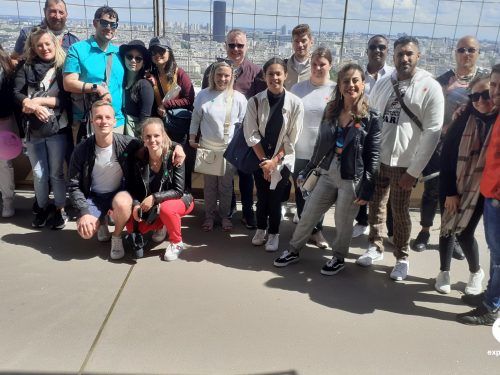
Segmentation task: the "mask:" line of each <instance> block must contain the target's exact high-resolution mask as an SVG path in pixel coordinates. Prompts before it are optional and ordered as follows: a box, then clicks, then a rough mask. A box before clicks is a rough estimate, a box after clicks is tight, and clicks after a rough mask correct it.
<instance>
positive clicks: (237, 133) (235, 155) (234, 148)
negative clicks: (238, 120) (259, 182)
mask: <svg viewBox="0 0 500 375" xmlns="http://www.w3.org/2000/svg"><path fill="white" fill-rule="evenodd" d="M224 157H225V158H226V160H227V161H228V162H230V163H231V164H232V165H234V166H235V167H236V169H237V170H239V171H242V172H243V173H253V172H255V171H256V170H257V169H259V164H260V161H259V159H258V158H257V155H256V154H255V152H254V150H253V148H251V147H248V145H247V141H246V140H245V135H244V134H243V125H241V126H238V127H236V128H235V129H234V134H233V139H231V142H229V145H228V146H227V149H226V151H225V152H224Z"/></svg>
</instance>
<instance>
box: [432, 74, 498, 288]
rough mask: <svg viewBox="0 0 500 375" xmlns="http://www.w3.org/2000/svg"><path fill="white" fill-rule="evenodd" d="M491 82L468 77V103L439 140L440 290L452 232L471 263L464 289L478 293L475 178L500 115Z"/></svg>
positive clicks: (479, 206)
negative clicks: (440, 144)
mask: <svg viewBox="0 0 500 375" xmlns="http://www.w3.org/2000/svg"><path fill="white" fill-rule="evenodd" d="M489 85H490V84H489V78H488V77H485V76H482V77H481V76H480V77H476V78H474V79H473V80H472V81H471V83H470V85H469V89H470V94H469V98H470V100H469V103H468V104H467V107H466V108H465V110H464V112H463V113H462V114H461V115H460V116H459V117H458V118H457V119H456V120H455V121H454V122H453V123H452V125H451V126H450V128H449V130H448V132H447V133H446V138H445V140H444V144H443V150H442V154H441V170H440V200H441V201H440V203H441V213H442V214H441V234H440V238H439V257H440V263H441V268H440V272H439V274H438V276H437V278H436V282H435V284H434V287H435V288H436V290H437V291H438V292H440V293H450V291H451V281H450V264H451V258H452V254H453V235H456V238H457V240H458V242H459V243H460V246H461V247H462V250H463V252H464V254H465V258H466V259H467V263H468V264H469V271H470V277H469V281H468V283H467V285H466V287H465V294H468V295H476V294H479V293H481V290H482V284H481V283H482V281H483V278H484V272H483V270H482V269H481V267H480V266H479V250H478V245H477V242H476V240H475V238H474V232H475V230H476V227H477V224H478V223H479V220H480V219H481V216H482V214H483V204H484V201H483V197H482V196H481V194H480V192H479V182H480V179H481V175H482V171H483V169H484V161H485V152H486V146H487V144H488V141H489V138H490V133H491V128H492V125H493V123H494V122H495V118H496V116H497V114H498V108H496V107H494V104H493V102H492V101H491V100H490V96H489V91H488V90H489Z"/></svg>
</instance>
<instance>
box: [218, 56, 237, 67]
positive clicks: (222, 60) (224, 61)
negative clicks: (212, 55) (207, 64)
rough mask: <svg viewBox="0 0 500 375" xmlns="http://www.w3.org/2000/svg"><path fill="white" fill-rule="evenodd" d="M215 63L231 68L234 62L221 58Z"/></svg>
mask: <svg viewBox="0 0 500 375" xmlns="http://www.w3.org/2000/svg"><path fill="white" fill-rule="evenodd" d="M217 62H218V63H221V62H223V63H226V64H227V65H229V66H231V67H232V66H233V65H234V62H233V61H232V60H229V59H224V58H221V57H218V58H217Z"/></svg>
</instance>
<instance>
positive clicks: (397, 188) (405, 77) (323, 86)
mask: <svg viewBox="0 0 500 375" xmlns="http://www.w3.org/2000/svg"><path fill="white" fill-rule="evenodd" d="M44 11H45V19H44V22H43V23H42V25H40V26H39V27H36V28H33V29H30V30H25V29H23V30H22V31H21V34H20V37H19V40H18V42H17V43H16V49H15V52H14V54H13V55H12V56H11V57H9V56H8V55H7V54H6V53H5V52H4V51H1V50H0V69H1V73H2V74H1V77H2V81H1V92H0V97H1V98H2V103H11V104H8V105H6V106H4V105H2V107H1V109H0V119H1V120H2V122H1V124H2V127H3V126H6V127H8V128H9V129H11V130H14V129H15V127H16V125H15V124H16V120H15V118H14V113H13V109H12V108H13V107H15V106H17V107H18V108H19V113H20V115H19V116H18V117H20V118H21V119H22V121H21V123H22V124H23V126H22V127H21V128H20V131H21V133H23V132H24V136H25V139H26V147H27V153H28V156H29V159H30V163H31V165H32V167H33V176H34V187H35V195H36V204H35V205H34V211H35V212H36V214H35V217H34V219H33V223H32V224H33V227H37V228H40V227H43V226H45V225H46V223H47V222H48V220H49V215H51V223H52V228H54V229H61V228H63V227H64V226H65V224H66V222H67V220H68V218H67V215H66V213H65V211H64V207H65V204H66V192H67V191H69V196H70V200H71V203H72V205H73V206H74V207H75V208H76V209H77V210H78V212H79V216H78V221H77V229H78V233H79V234H80V236H81V237H82V238H84V239H89V238H92V237H93V236H94V235H97V239H98V240H99V241H111V252H110V257H111V258H112V259H120V258H122V257H123V256H124V255H125V250H124V246H123V240H122V231H123V230H124V229H126V230H127V232H128V233H129V236H128V237H129V238H130V239H131V240H132V243H133V246H134V248H135V249H136V251H137V255H138V256H140V255H139V254H140V252H141V250H142V247H143V243H144V242H143V241H144V239H143V236H142V235H143V234H145V233H147V232H150V231H152V232H153V233H152V240H153V241H155V242H162V241H164V240H165V238H166V237H167V234H168V237H169V242H168V245H167V247H166V250H165V255H164V259H165V260H168V261H172V260H175V259H177V257H178V255H179V254H180V252H181V251H182V250H183V249H184V244H183V240H182V234H181V218H182V216H184V215H186V214H188V213H189V212H191V211H192V210H193V206H194V201H193V197H192V195H191V194H190V190H191V174H192V172H193V169H194V168H195V165H198V162H202V160H201V158H202V157H203V158H205V157H206V155H211V156H213V157H214V160H216V161H217V166H218V168H216V169H217V171H216V172H213V171H208V170H199V172H200V173H203V175H204V176H203V177H204V180H203V182H204V186H203V188H204V207H205V218H204V220H203V223H202V229H203V230H204V231H206V232H210V231H212V230H213V229H214V226H216V225H217V224H218V222H219V221H220V225H221V227H222V229H223V230H224V231H231V230H232V229H233V221H232V218H233V216H234V212H235V210H236V208H235V207H236V198H235V193H234V176H235V174H238V176H239V191H240V194H241V203H242V216H241V222H242V223H243V225H245V227H246V228H248V229H255V233H254V235H253V238H252V244H253V245H255V246H264V248H265V250H266V251H269V252H274V251H277V250H278V249H279V248H280V244H279V240H280V238H279V232H280V230H279V229H280V222H281V220H282V202H286V201H288V199H289V194H290V190H291V189H290V187H291V185H292V184H293V186H294V188H295V189H294V190H295V201H296V205H297V216H298V219H299V220H298V224H297V227H296V229H295V231H294V233H293V236H292V238H291V239H290V242H289V245H288V246H287V248H286V249H285V250H283V251H282V253H281V255H280V256H279V257H278V258H277V259H276V260H275V261H274V265H275V266H277V267H285V266H288V265H290V264H292V263H296V262H298V261H299V259H300V256H299V253H300V251H301V250H302V248H303V247H304V245H305V244H306V243H307V242H312V243H314V244H315V245H316V246H318V247H321V248H326V247H328V242H327V241H326V239H325V238H324V236H323V233H322V223H323V217H324V215H325V213H326V211H327V210H328V209H329V208H330V207H332V206H333V205H334V206H335V227H336V231H335V238H334V239H333V241H331V246H332V249H333V255H332V257H331V259H329V260H328V261H327V262H326V264H324V265H323V267H322V268H321V273H322V274H324V275H335V274H337V273H338V272H340V271H341V270H342V269H343V268H344V267H345V266H346V262H345V258H346V256H347V254H348V252H349V247H350V241H351V238H352V237H357V236H359V235H361V234H367V235H368V241H369V246H368V249H367V251H366V252H365V253H364V254H363V255H361V256H360V257H359V258H358V259H357V260H356V263H357V264H358V265H360V266H363V267H369V266H371V265H373V264H374V263H376V262H378V261H380V260H382V259H383V258H384V236H383V233H384V231H385V229H384V227H385V226H387V231H388V234H389V238H388V239H389V240H390V241H391V242H392V244H393V247H394V255H395V258H396V263H395V265H394V268H393V269H392V271H391V272H390V277H391V278H392V279H394V280H396V281H400V280H404V279H406V277H407V275H408V273H409V265H410V263H409V249H410V247H411V248H413V249H414V250H416V251H422V250H425V248H426V247H427V245H428V241H429V238H430V235H429V229H430V227H431V226H432V224H433V219H434V215H435V211H436V208H437V206H438V204H439V207H440V209H441V231H440V240H439V253H440V271H439V273H438V275H437V278H436V281H435V285H434V286H435V289H436V290H437V291H438V292H440V293H449V292H450V290H451V281H450V265H451V259H452V257H455V258H457V259H461V258H464V257H465V258H466V260H467V262H468V264H469V270H470V278H469V281H468V283H467V285H466V288H465V295H464V296H463V300H464V302H465V303H467V304H470V305H472V306H475V307H477V308H476V309H475V310H473V311H471V312H469V313H466V314H461V315H459V316H458V320H459V321H460V322H462V323H466V324H487V325H491V324H493V322H494V320H495V319H496V318H497V317H498V309H499V307H500V271H499V267H500V239H499V237H498V230H496V229H497V228H498V223H499V222H500V180H499V178H498V167H499V166H500V160H499V156H498V155H499V154H500V151H499V147H500V120H499V118H500V117H499V116H498V108H499V106H500V65H498V64H497V65H495V66H493V67H492V69H491V71H489V70H487V69H482V68H479V67H477V66H476V61H477V58H478V55H479V53H480V46H479V42H478V41H477V40H476V39H475V38H474V37H470V36H467V37H463V38H461V39H460V40H459V41H458V43H457V46H456V50H455V56H456V67H455V68H453V69H451V70H450V71H449V72H447V73H445V74H444V75H442V76H440V77H438V78H437V79H434V78H433V77H432V75H431V74H430V73H428V72H426V71H425V70H423V69H420V68H418V67H417V65H418V62H419V59H420V57H421V53H420V47H419V42H418V40H417V39H416V38H414V37H409V36H404V37H401V38H399V39H397V40H396V41H395V43H394V52H393V55H394V68H393V67H391V66H389V65H388V64H387V62H386V60H387V56H388V52H389V42H388V40H387V38H386V37H385V36H383V35H375V36H373V37H372V38H370V40H369V41H368V45H367V49H366V52H367V56H368V64H367V66H366V68H364V67H361V66H359V65H358V64H355V63H348V64H346V65H344V66H342V67H341V68H340V70H339V72H338V77H337V83H335V82H333V81H332V80H331V78H330V71H331V68H332V54H331V52H330V50H328V49H327V48H325V47H318V48H316V49H314V48H313V47H314V39H313V36H312V32H311V29H310V28H309V26H308V25H305V24H301V25H298V26H296V27H295V28H294V29H293V31H292V45H293V50H294V53H293V55H292V56H291V57H290V58H288V59H281V58H277V57H275V58H272V59H270V60H269V61H267V62H266V63H265V64H264V65H263V67H262V68H260V67H258V66H257V65H255V64H253V63H251V62H250V61H249V60H248V59H247V58H246V52H247V49H248V42H247V39H246V35H245V33H244V32H243V31H242V30H239V29H233V30H231V31H229V33H228V34H227V37H226V43H225V46H226V52H227V56H226V57H225V58H220V59H218V60H217V61H216V62H214V63H213V64H211V65H210V66H209V67H208V68H207V70H206V72H205V75H204V79H203V85H202V90H201V92H199V93H198V94H197V95H196V98H195V92H194V88H193V85H192V83H191V80H190V78H189V76H188V75H187V74H186V72H185V71H184V70H183V69H182V68H181V67H179V66H177V64H176V61H175V57H174V52H173V49H172V44H171V42H170V41H169V40H168V39H167V38H161V37H155V38H153V39H151V41H150V42H149V46H148V47H146V45H145V44H144V43H143V42H142V41H139V40H133V41H131V42H129V43H127V44H124V45H122V46H120V47H117V46H115V45H113V44H112V42H111V41H112V39H113V37H114V35H115V33H116V30H117V28H118V14H117V13H116V11H115V10H114V9H112V8H110V7H108V6H103V7H101V8H99V9H97V11H96V13H95V16H94V21H93V25H94V28H95V33H94V35H93V36H92V37H90V38H89V39H87V40H84V41H78V39H77V38H76V37H75V36H74V35H73V34H71V33H69V32H68V31H67V30H66V28H65V19H66V16H67V12H66V4H65V2H64V1H63V0H47V1H46V3H45V8H44ZM23 46H24V47H23ZM16 64H17V67H15V65H16ZM12 93H13V95H12ZM4 100H5V102H4ZM239 136H242V137H244V141H245V143H246V146H245V148H249V150H251V152H252V154H253V158H254V159H255V163H254V168H253V170H252V172H250V173H249V172H248V170H243V168H242V169H241V170H239V169H238V167H236V166H234V165H232V164H231V163H229V162H228V161H227V160H225V159H224V158H223V157H221V155H223V153H224V152H225V151H226V150H227V149H228V147H229V146H230V144H231V143H232V142H233V141H236V139H237V137H239ZM74 145H76V146H74ZM198 159H200V160H198ZM65 162H66V163H68V165H69V170H68V180H69V183H67V182H66V178H65V176H64V163H65ZM0 163H1V164H0V175H1V193H2V199H3V211H2V216H3V217H10V216H12V215H13V214H14V205H13V197H14V196H13V191H14V185H13V172H12V165H11V164H10V163H9V162H6V161H2V162H0ZM421 176H423V177H422V180H423V181H425V186H424V194H423V197H422V209H421V226H422V229H421V231H420V233H419V235H418V236H417V238H416V239H415V240H414V241H410V232H411V220H410V211H409V209H410V195H411V192H412V189H413V187H414V186H415V184H416V182H417V180H418V178H419V177H421ZM290 179H291V180H292V181H291V182H290ZM313 180H314V181H316V182H315V185H314V184H312V185H311V181H313ZM306 186H307V189H306ZM254 187H255V189H256V193H257V194H256V195H257V203H256V210H254ZM51 191H52V192H53V194H54V206H55V209H54V210H52V211H51V210H50V209H49V207H50V204H49V193H50V192H51ZM481 217H483V219H484V223H485V229H486V237H487V243H488V246H489V248H490V270H489V276H490V278H489V282H488V286H487V288H486V291H485V292H482V282H483V278H484V271H483V270H482V269H481V267H480V263H479V249H478V246H477V242H476V241H475V239H474V232H475V229H476V227H477V225H478V223H479V220H480V218H481ZM109 220H112V221H113V222H114V230H113V233H110V232H109V229H108V223H109ZM354 221H356V222H357V223H356V225H354V228H353V222H354ZM393 223H394V224H393ZM410 244H411V245H410Z"/></svg>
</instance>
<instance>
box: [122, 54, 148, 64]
mask: <svg viewBox="0 0 500 375" xmlns="http://www.w3.org/2000/svg"><path fill="white" fill-rule="evenodd" d="M125 57H126V58H127V60H128V61H132V60H135V62H138V63H140V62H142V60H144V58H143V57H142V56H134V55H125Z"/></svg>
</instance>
